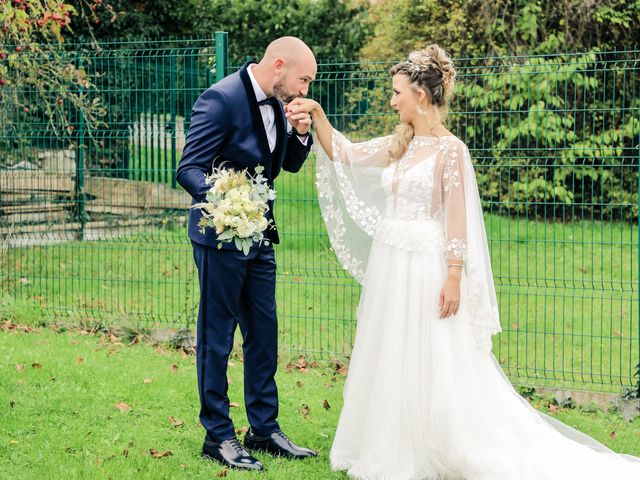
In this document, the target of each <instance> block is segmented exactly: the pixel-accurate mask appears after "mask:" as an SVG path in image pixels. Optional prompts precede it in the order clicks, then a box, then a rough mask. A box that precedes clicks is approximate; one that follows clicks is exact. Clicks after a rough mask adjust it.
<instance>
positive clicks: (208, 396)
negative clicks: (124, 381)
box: [177, 37, 317, 470]
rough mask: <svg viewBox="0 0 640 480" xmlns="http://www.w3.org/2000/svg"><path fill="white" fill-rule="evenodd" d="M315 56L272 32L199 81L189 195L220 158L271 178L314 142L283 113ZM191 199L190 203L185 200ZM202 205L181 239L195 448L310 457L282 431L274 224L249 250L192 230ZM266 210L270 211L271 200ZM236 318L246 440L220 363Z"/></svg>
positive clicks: (182, 173) (184, 179) (186, 182)
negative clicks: (186, 247)
mask: <svg viewBox="0 0 640 480" xmlns="http://www.w3.org/2000/svg"><path fill="white" fill-rule="evenodd" d="M316 71H317V65H316V60H315V57H314V55H313V53H312V52H311V50H310V49H309V47H308V46H307V45H306V44H305V43H304V42H302V41H301V40H299V39H297V38H295V37H282V38H278V39H277V40H275V41H273V42H272V43H271V44H270V45H269V46H268V47H267V49H266V51H265V53H264V56H263V58H262V59H261V60H260V62H259V63H257V64H256V63H254V62H248V63H247V64H245V65H244V66H243V67H242V68H241V69H240V71H238V72H236V73H234V74H232V75H230V76H228V77H226V78H224V79H223V80H221V81H220V82H218V83H217V84H215V85H213V86H212V87H210V88H209V89H208V90H206V91H205V92H204V93H203V94H202V95H200V97H199V98H198V100H197V101H196V103H195V104H194V106H193V112H192V116H191V126H190V127H189V131H188V133H187V139H186V145H185V148H184V152H183V154H182V159H181V160H180V164H179V166H178V170H177V180H178V183H180V185H182V186H183V187H184V189H185V190H186V191H187V192H189V194H190V195H191V197H193V203H198V202H203V201H205V195H206V192H207V190H208V189H209V188H210V187H209V186H208V185H206V184H205V179H204V174H205V173H211V169H212V167H214V166H216V167H218V166H221V165H222V166H223V167H224V168H233V169H235V170H242V169H245V168H247V169H248V170H249V172H250V173H252V172H253V169H254V168H255V167H257V166H258V165H261V166H263V167H264V173H263V174H264V175H265V176H266V177H267V178H268V180H269V185H270V186H273V181H274V179H275V178H276V177H277V176H278V174H279V173H280V170H281V169H282V170H285V171H288V172H294V173H295V172H297V171H298V170H300V168H301V167H302V164H303V163H304V161H305V159H306V158H307V155H308V154H309V150H310V148H311V144H312V138H311V136H310V135H309V128H310V126H311V119H310V117H309V115H308V114H307V113H300V114H291V113H290V114H289V117H288V118H286V116H285V111H284V109H285V108H286V107H284V108H283V106H282V103H284V104H287V103H289V102H290V101H291V100H293V99H294V98H297V97H302V96H304V95H306V94H307V91H308V89H309V84H310V83H311V81H313V80H314V79H315V76H316ZM193 203H192V204H193ZM200 217H201V211H200V210H198V209H192V210H191V211H190V213H189V231H188V234H189V238H190V239H191V244H192V246H193V256H194V259H195V263H196V266H197V269H198V279H199V283H200V307H199V312H198V326H197V370H198V391H199V394H200V421H201V422H202V425H203V426H204V428H205V430H206V431H207V434H206V437H205V440H204V444H203V446H202V456H203V457H205V458H212V459H215V460H218V461H220V462H221V463H223V464H225V465H227V466H230V467H234V468H240V469H247V470H262V469H263V466H262V464H261V463H260V462H259V461H258V460H257V459H256V458H254V457H253V456H252V455H250V454H249V452H248V451H247V450H246V449H245V448H244V447H246V448H247V449H249V450H260V451H266V452H269V453H271V454H273V455H277V456H282V457H286V458H305V457H315V456H316V454H315V452H313V451H312V450H309V449H307V448H301V447H298V446H296V445H295V444H294V443H293V442H292V441H291V440H289V438H287V436H286V435H285V434H284V433H283V432H282V431H281V430H280V427H279V425H278V422H277V421H276V418H277V416H278V391H277V387H276V383H275V379H274V375H275V373H276V368H277V347H278V346H277V335H278V326H277V317H276V302H275V281H276V263H275V257H274V252H273V246H272V244H273V243H278V242H279V239H278V231H277V230H275V229H273V230H267V231H265V238H267V239H268V240H269V241H270V242H269V244H268V245H267V244H262V245H257V244H254V245H253V246H252V247H251V250H250V252H249V254H248V255H246V256H245V255H244V254H243V253H242V252H241V251H239V250H237V248H236V247H235V245H234V243H221V242H219V241H218V240H217V239H216V235H215V232H214V231H213V230H212V229H207V230H206V231H205V233H204V234H202V233H200V230H199V227H198V220H199V219H200ZM267 219H273V203H272V202H271V203H270V210H269V212H268V213H267ZM236 325H239V326H240V331H241V332H242V337H243V344H242V348H243V352H244V392H245V406H246V410H247V417H248V420H249V425H250V429H249V431H248V432H247V434H246V435H245V439H244V447H243V446H242V445H241V444H240V442H239V441H238V439H237V438H236V433H235V429H234V426H233V423H232V421H231V418H230V417H229V397H228V396H227V386H228V384H227V362H228V358H229V353H230V352H231V348H232V347H233V337H234V332H235V329H236Z"/></svg>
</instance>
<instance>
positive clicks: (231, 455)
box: [202, 438, 264, 470]
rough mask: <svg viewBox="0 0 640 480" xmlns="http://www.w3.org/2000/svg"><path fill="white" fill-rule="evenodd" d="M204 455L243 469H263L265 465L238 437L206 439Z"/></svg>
mask: <svg viewBox="0 0 640 480" xmlns="http://www.w3.org/2000/svg"><path fill="white" fill-rule="evenodd" d="M202 457H203V458H207V459H212V460H217V461H218V462H220V463H222V464H223V465H226V466H228V467H231V468H240V469H243V470H262V469H264V467H263V466H262V464H261V463H260V462H259V461H258V459H256V458H254V457H252V456H251V455H250V454H249V452H247V451H246V450H245V449H244V448H243V447H242V445H241V444H240V442H239V441H238V439H237V438H230V439H229V440H225V441H224V442H219V443H217V442H211V441H209V440H205V441H204V443H203V444H202Z"/></svg>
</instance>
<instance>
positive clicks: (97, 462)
mask: <svg viewBox="0 0 640 480" xmlns="http://www.w3.org/2000/svg"><path fill="white" fill-rule="evenodd" d="M103 463H104V459H103V458H99V457H98V458H96V465H102V464H103Z"/></svg>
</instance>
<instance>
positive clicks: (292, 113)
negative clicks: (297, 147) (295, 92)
mask: <svg viewBox="0 0 640 480" xmlns="http://www.w3.org/2000/svg"><path fill="white" fill-rule="evenodd" d="M295 101H296V100H294V101H293V102H291V103H289V104H288V105H286V106H285V107H284V111H285V115H286V116H287V120H288V121H289V124H290V125H291V126H292V127H293V129H294V130H295V131H296V133H297V134H298V135H306V134H307V133H309V130H310V129H311V114H310V113H309V112H306V111H304V110H303V109H301V108H299V107H297V106H295V105H292V104H293V103H294V102H295Z"/></svg>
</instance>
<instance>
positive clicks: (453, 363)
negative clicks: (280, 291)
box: [330, 241, 640, 480]
mask: <svg viewBox="0 0 640 480" xmlns="http://www.w3.org/2000/svg"><path fill="white" fill-rule="evenodd" d="M445 277H446V265H445V261H444V259H443V256H442V253H441V251H420V252H415V251H406V250H402V249H398V248H397V247H393V246H390V245H388V244H385V243H381V242H379V241H374V245H373V248H372V250H371V254H370V257H369V262H368V267H367V272H366V274H365V279H364V283H363V285H364V287H363V292H362V297H361V299H360V304H359V307H358V313H357V318H358V325H357V333H356V338H355V345H354V349H353V353H352V358H351V362H350V368H349V375H348V378H347V381H346V384H345V388H344V407H343V410H342V413H341V415H340V420H339V423H338V428H337V431H336V435H335V439H334V443H333V446H332V449H331V454H330V458H331V466H332V468H333V469H334V470H347V471H348V475H349V476H350V477H352V478H355V479H362V480H365V479H366V480H387V479H389V480H390V479H393V480H409V479H411V480H414V479H415V480H418V479H419V480H423V479H429V480H436V479H438V480H440V479H461V480H462V479H464V480H559V479H562V480H605V479H612V480H613V479H615V480H632V479H634V480H635V479H640V461H639V460H638V459H636V458H634V457H627V456H623V455H617V454H615V453H613V452H611V451H610V450H608V449H607V448H606V447H604V446H602V445H601V444H599V443H597V442H596V441H595V440H593V439H591V438H590V437H587V436H586V435H583V434H581V433H579V432H577V431H575V430H573V429H571V428H570V427H567V426H566V425H564V424H561V423H560V422H557V421H556V420H553V419H550V418H549V417H546V416H544V415H542V414H541V413H539V412H537V411H536V410H535V409H534V408H533V407H531V406H530V405H529V403H528V402H527V401H525V400H524V399H522V398H521V397H520V396H519V395H518V393H517V392H516V391H515V390H514V389H513V387H512V386H511V384H510V383H509V381H508V380H507V379H506V377H505V376H504V374H503V372H502V370H501V369H500V367H499V365H498V363H497V362H496V360H495V358H494V357H493V355H492V354H491V353H490V352H487V351H483V350H481V349H479V347H478V345H477V343H476V342H475V340H474V338H473V336H472V331H471V328H470V324H469V314H468V311H467V309H466V307H465V304H464V291H465V288H464V287H465V285H464V282H465V281H466V280H465V279H463V288H462V295H463V299H462V302H461V307H460V310H459V312H458V314H457V315H455V316H453V317H449V318H446V319H440V318H439V317H438V297H439V293H440V289H441V288H442V285H443V283H444V280H445Z"/></svg>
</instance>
